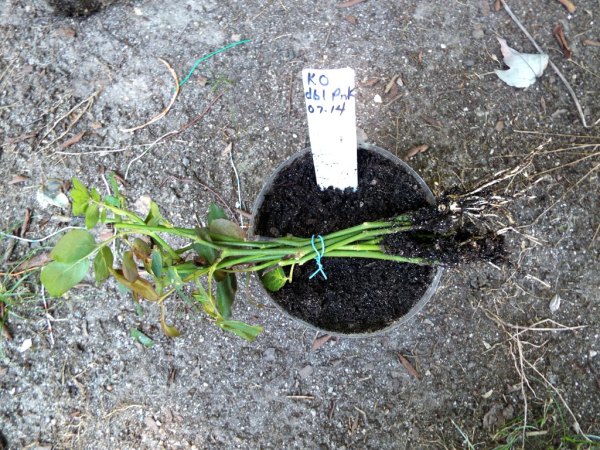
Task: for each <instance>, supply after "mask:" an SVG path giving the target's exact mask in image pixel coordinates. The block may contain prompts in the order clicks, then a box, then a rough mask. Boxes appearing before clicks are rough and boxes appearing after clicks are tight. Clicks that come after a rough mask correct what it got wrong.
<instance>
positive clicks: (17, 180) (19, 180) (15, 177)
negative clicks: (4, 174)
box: [8, 175, 29, 184]
mask: <svg viewBox="0 0 600 450" xmlns="http://www.w3.org/2000/svg"><path fill="white" fill-rule="evenodd" d="M27 180H29V177H27V176H25V175H13V177H12V180H10V181H9V182H8V184H17V183H24V182H25V181H27Z"/></svg>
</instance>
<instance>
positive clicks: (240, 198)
mask: <svg viewBox="0 0 600 450" xmlns="http://www.w3.org/2000/svg"><path fill="white" fill-rule="evenodd" d="M229 162H230V163H231V167H232V168H233V173H234V174H235V181H236V183H237V194H238V202H237V205H235V206H236V207H237V208H242V206H243V205H242V187H241V184H240V176H239V174H238V171H237V169H236V167H235V163H234V162H233V146H231V149H230V150H229ZM240 226H241V227H242V228H244V216H243V215H242V214H240Z"/></svg>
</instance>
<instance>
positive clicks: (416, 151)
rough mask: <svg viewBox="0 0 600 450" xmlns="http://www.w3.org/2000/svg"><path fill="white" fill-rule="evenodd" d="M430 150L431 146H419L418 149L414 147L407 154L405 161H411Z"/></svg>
mask: <svg viewBox="0 0 600 450" xmlns="http://www.w3.org/2000/svg"><path fill="white" fill-rule="evenodd" d="M428 149H429V145H427V144H422V145H417V146H416V147H413V148H411V149H410V150H409V151H407V152H406V155H405V157H404V159H411V158H413V157H414V156H415V155H417V154H419V153H423V152H426V151H427V150H428Z"/></svg>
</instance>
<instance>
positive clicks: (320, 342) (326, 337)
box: [311, 334, 331, 350]
mask: <svg viewBox="0 0 600 450" xmlns="http://www.w3.org/2000/svg"><path fill="white" fill-rule="evenodd" d="M329 339H331V335H329V334H324V335H323V336H319V337H317V338H315V340H314V341H313V343H312V347H311V350H317V349H319V348H321V347H323V346H324V345H325V343H326V342H327V341H328V340H329Z"/></svg>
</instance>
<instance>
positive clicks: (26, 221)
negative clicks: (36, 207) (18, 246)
mask: <svg viewBox="0 0 600 450" xmlns="http://www.w3.org/2000/svg"><path fill="white" fill-rule="evenodd" d="M30 221H31V210H30V209H29V208H27V209H25V216H24V218H23V223H22V224H21V226H20V227H19V235H20V236H21V237H25V233H27V230H28V229H29V222H30Z"/></svg>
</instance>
